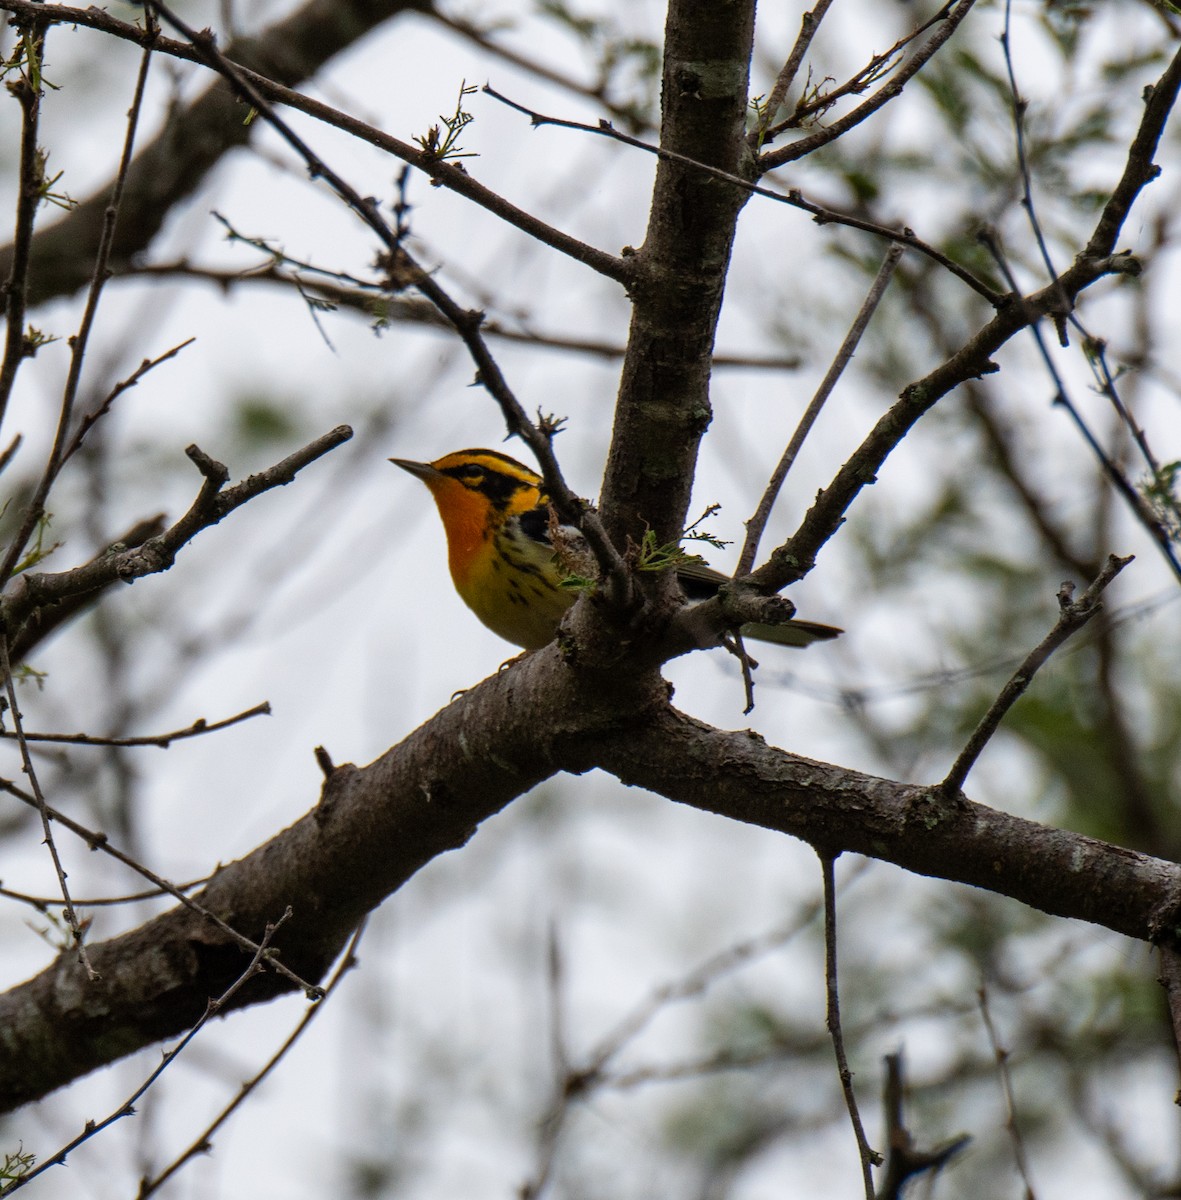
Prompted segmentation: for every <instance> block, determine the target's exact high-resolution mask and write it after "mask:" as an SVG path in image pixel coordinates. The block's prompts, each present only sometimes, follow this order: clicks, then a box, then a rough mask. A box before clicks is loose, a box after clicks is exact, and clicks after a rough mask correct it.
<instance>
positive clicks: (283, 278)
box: [118, 261, 800, 371]
mask: <svg viewBox="0 0 1181 1200" xmlns="http://www.w3.org/2000/svg"><path fill="white" fill-rule="evenodd" d="M309 269H311V270H319V268H309ZM118 277H119V278H121V279H136V278H153V277H155V278H176V279H183V280H192V281H194V282H197V283H211V284H214V285H215V286H217V287H220V288H222V289H224V290H227V291H228V290H229V289H231V288H233V287H236V286H238V285H242V284H253V283H265V284H271V285H273V286H277V287H283V288H290V289H294V290H296V291H298V292H299V293H300V295H301V296H304V297H305V298H306V296H308V295H311V296H313V297H315V298H316V300H317V301H324V302H326V303H327V304H329V305H331V306H333V307H334V308H345V309H350V310H352V311H353V312H357V313H360V314H361V315H363V316H365V317H367V318H369V319H370V320H372V321H375V322H378V323H379V324H382V325H384V324H386V323H389V324H393V323H395V322H402V323H405V324H407V325H419V326H423V327H424V328H427V329H432V330H438V331H440V332H444V331H445V332H447V333H454V332H455V327H454V326H453V325H452V324H451V322H450V321H448V320H447V319H446V318H445V317H444V316H443V315H442V313H440V312H439V310H438V309H437V308H436V307H435V306H434V305H433V304H431V303H430V302H429V301H426V300H412V299H406V298H405V297H402V296H391V295H390V294H389V285H388V284H386V283H379V282H374V283H371V284H367V283H364V282H362V281H358V282H357V283H356V284H355V285H353V286H346V285H344V284H340V283H334V282H333V281H332V280H331V279H326V278H314V279H308V278H304V277H303V276H302V275H301V274H300V273H299V269H288V270H284V269H283V268H281V267H279V266H277V265H275V263H274V262H273V261H272V262H268V263H267V264H265V265H263V266H260V267H246V268H243V269H242V270H228V269H225V268H217V267H201V266H197V265H195V264H193V263H189V262H185V261H180V262H167V263H134V264H132V265H130V266H129V267H127V268H126V270H123V271H120V272H119V275H118ZM522 326H523V327H522V328H512V327H511V326H509V325H508V324H505V323H503V322H501V321H499V320H496V319H493V318H485V320H484V322H483V324H482V325H481V326H480V332H481V333H482V334H483V335H484V336H485V337H488V338H494V339H496V340H498V341H505V342H513V343H516V344H519V345H524V346H533V347H535V348H537V349H539V350H557V351H560V352H562V353H568V354H586V355H588V356H590V357H592V358H602V359H607V360H610V361H616V360H618V359H621V358H622V357H623V356H624V354H625V352H626V349H627V348H626V347H625V346H624V345H623V344H622V343H620V342H607V341H600V340H598V339H596V338H587V337H578V336H576V335H574V334H558V333H543V332H541V331H540V330H536V329H532V328H529V327H528V322H527V321H525V322H522ZM713 365H714V368H715V369H716V370H725V369H737V370H751V371H795V370H798V369H799V366H800V357H799V355H797V354H726V353H724V352H720V353H717V354H715V355H714V356H713Z"/></svg>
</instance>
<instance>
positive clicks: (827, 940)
mask: <svg viewBox="0 0 1181 1200" xmlns="http://www.w3.org/2000/svg"><path fill="white" fill-rule="evenodd" d="M835 861H836V860H835V858H834V857H833V856H832V855H830V854H824V853H821V854H820V866H821V870H822V873H823V876H824V995H825V1024H826V1025H827V1026H828V1032H829V1036H830V1037H831V1038H832V1048H833V1053H834V1054H835V1055H836V1060H837V1075H838V1076H839V1077H840V1081H841V1092H842V1094H843V1095H844V1097H845V1107H846V1108H847V1109H848V1111H849V1121H850V1123H851V1124H852V1126H853V1136H854V1137H855V1138H856V1140H857V1157H858V1159H859V1160H860V1162H861V1181H862V1183H863V1184H864V1185H865V1200H874V1196H873V1168H874V1167H880V1166H881V1165H882V1162H883V1161H884V1160H883V1158H882V1156H881V1155H880V1154H879V1153H878V1152H877V1151H876V1150H875V1149H874V1148H873V1147H872V1146H871V1145H870V1144H869V1139H868V1138H867V1137H866V1136H865V1126H864V1125H863V1124H862V1123H861V1110H860V1109H859V1108H858V1107H857V1094H856V1093H855V1092H854V1091H853V1072H852V1071H850V1070H849V1060H848V1058H847V1057H846V1055H845V1036H844V1034H843V1033H842V1032H841V1001H840V989H839V988H838V986H837V894H836V882H835V879H834V870H833V867H834V863H835Z"/></svg>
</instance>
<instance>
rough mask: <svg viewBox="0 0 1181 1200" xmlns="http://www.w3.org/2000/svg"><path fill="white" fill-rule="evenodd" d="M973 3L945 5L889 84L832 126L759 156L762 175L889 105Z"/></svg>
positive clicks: (959, 0) (964, 0) (965, 0)
mask: <svg viewBox="0 0 1181 1200" xmlns="http://www.w3.org/2000/svg"><path fill="white" fill-rule="evenodd" d="M975 3H976V0H956V3H955V4H953V5H947V6H945V8H944V9H943V10H941V11H943V12H946V13H947V16H946V19H945V21H944V23H943V24H942V25H941V26H940V27H939V29H937V30H936V31H935V33H933V34H932V35H931V37H930V38H929V39H928V40H927V42H926V43H925V44H924V45H923V46H922V47H921V48H920V49H919V50H918V51H916V52H915V54H914V55H913V56H912V57H911V58H910V60H909V61H908V62H907V63H906V65H905V66H903V67H901V68H900V69H899V70H898V72H897V73H896V74H895V75H894V76H893V77H892V78H891V79H890V81H889V82H888V83H886V84H883V86H882V87H880V88H879V89H878V90H877V91H876V92H874V94H873V95H872V96H870V98H869V99H868V100H866V101H864V102H863V103H861V104H859V105H858V106H857V107H856V108H855V109H853V111H852V112H851V113H847V114H846V115H845V116H843V117H841V118H840V119H839V120H837V121H833V123H832V124H831V125H827V126H825V128H824V129H821V130H818V131H817V132H816V133H813V134H809V135H808V136H807V137H804V138H800V139H799V140H798V141H795V142H792V143H791V144H790V145H788V146H784V147H782V148H781V149H779V150H770V151H768V152H767V153H766V154H764V155H762V156H761V157H760V159H759V168H760V172H761V173H764V174H765V173H766V172H767V171H774V170H775V169H776V168H777V167H782V166H785V165H786V164H787V163H790V162H797V161H798V160H799V159H801V158H803V157H805V156H806V155H808V154H811V153H812V152H813V151H814V150H819V149H820V147H821V146H827V145H828V144H829V143H830V142H834V141H836V139H837V138H839V137H841V136H842V135H843V134H846V133H848V132H849V130H850V129H855V128H856V127H857V126H858V125H860V124H861V122H862V121H864V120H866V118H868V117H871V116H873V114H874V113H875V112H877V111H878V109H880V108H882V107H883V106H884V105H886V104H888V103H889V102H890V101H891V100H893V99H895V98H896V97H898V96H900V95H902V90H903V88H905V87H906V85H907V84H908V83H909V82H910V80H911V79H913V78H914V76H915V75H917V74H918V72H919V71H920V70H922V68H923V67H924V66H925V65H926V64H927V62H928V61H929V60H930V59H931V58H933V57H934V56H935V55H936V54H937V53H938V51H939V50H940V49H941V48H942V47H943V45H944V44H945V43H946V42H947V40H948V38H950V37H951V35H952V34H953V33H955V31H956V29H957V28H958V27H959V24H960V22H961V21H962V20H963V19H964V18H965V17H966V16H967V15H968V13H969V12H970V11H971V10H972V6H973V5H974V4H975ZM949 10H950V11H949Z"/></svg>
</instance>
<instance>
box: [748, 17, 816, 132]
mask: <svg viewBox="0 0 1181 1200" xmlns="http://www.w3.org/2000/svg"><path fill="white" fill-rule="evenodd" d="M831 7H832V0H818V3H817V5H816V7H815V8H814V9H812V10H811V12H806V13H804V15H803V16H802V17H801V18H800V32H799V34H798V35H797V36H796V40H795V44H794V45H793V46H792V48H791V53H790V54H789V55H788V56H787V62H785V63H784V64H783V69H782V70H781V71H780V72H779V75H778V77H777V78H776V80H775V86H774V87H773V88H772V89H771V95H770V96H768V97H767V105H766V108H765V109H764V110H763V117H762V120H761V121H759V124H758V127H757V128H755V129H752V130H751V131H750V133H748V134H747V135H746V140H747V141H748V142H749V143H750V145H751V147H752V148H753V149H754V150H756V151H758V150H759V148H760V147H761V146H762V145H763V144H764V142H765V141H766V139H767V131H768V129H769V128H770V126H771V124H772V122H773V121H774V120H775V114H776V113H777V112H778V111H779V110H780V109H781V108H782V107H783V105H784V104H785V103H786V101H787V93H788V91H789V90H790V89H791V85H792V84H793V83H794V82H795V78H796V75H798V74H799V70H800V64H801V63H802V62H803V61H804V55H805V54H807V53H808V47H809V46H810V45H811V44H812V39H813V38H814V37H815V36H816V31H817V30H818V29H819V28H820V22H821V21H823V20H824V18H825V15H826V14H827V12H828V10H829V8H831Z"/></svg>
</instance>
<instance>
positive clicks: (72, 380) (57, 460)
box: [0, 31, 152, 588]
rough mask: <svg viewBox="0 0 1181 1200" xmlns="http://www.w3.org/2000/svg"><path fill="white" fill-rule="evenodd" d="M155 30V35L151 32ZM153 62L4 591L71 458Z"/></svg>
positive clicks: (144, 63) (135, 103)
mask: <svg viewBox="0 0 1181 1200" xmlns="http://www.w3.org/2000/svg"><path fill="white" fill-rule="evenodd" d="M149 32H150V31H149ZM151 61H152V52H151V49H150V48H149V47H147V46H145V48H144V51H143V53H142V55H141V56H140V64H139V72H138V73H137V75H136V78H135V90H134V94H133V96H132V100H131V107H130V108H129V109H128V111H127V131H126V133H125V135H124V138H123V151H122V154H121V156H120V159H119V168H118V170H117V171H116V172H115V184H114V187H113V188H112V189H111V198H110V201H109V202H108V204H107V206H106V209H105V210H104V212H103V219H102V231H101V233H100V235H99V240H98V252H97V253H96V255H95V260H94V271H93V274H92V275H91V280H90V291H89V292H88V293H87V296H86V306H85V308H84V310H83V313H82V320H81V322H80V324H79V326H78V332H77V333H76V334H74V336H73V337H72V338H71V339H70V369H69V371H68V373H67V375H66V383H65V387H64V389H63V391H62V401H61V412H60V414H59V416H58V421H57V431H56V433H55V434H54V439H53V447H52V448H51V450H50V452H49V459H48V461H47V462H46V464H45V470H44V472H43V473H42V475H41V480H40V482H39V483H38V485H37V487H36V489H35V490H34V492H33V495H32V498H31V499H30V500H29V502H28V504H27V505H26V507H25V515H24V517H23V519H22V520H21V523H20V525H19V526H18V528H17V532H16V533H15V534H14V535H13V537H12V539H11V541H10V542H9V544H8V550H7V552H6V553H5V555H4V558H3V561H0V588H3V587H4V586H5V585H6V584H7V583H8V581H9V579H11V578H12V573H13V571H14V570H15V569H16V565H17V563H19V562H20V560H21V556H22V555H23V554H24V552H25V546H26V545H27V544H28V541H29V538H30V537H32V535H33V531H34V530H35V529H36V528H37V522H38V521H40V520H41V518H42V517H43V516H44V513H45V502H46V500H47V499H48V497H49V491H50V488H52V487H53V484H54V481H55V480H56V479H57V477H58V474H59V473H60V471H61V469H62V466H63V465H64V463H65V461H66V459H67V457H68V454H67V438H68V437H69V434H70V421H71V417H72V416H73V412H74V401H75V398H76V397H77V394H78V385H79V383H80V382H81V379H82V363H83V361H84V360H85V357H86V347H87V344H88V342H89V340H90V331H91V329H92V328H93V327H94V318H95V315H96V313H97V312H98V304H99V300H100V299H101V297H102V292H103V288H104V287H105V286H106V282H107V279H108V277H109V271H108V264H109V262H110V256H111V247H112V245H113V244H114V238H115V225H116V222H117V221H118V219H119V206H120V203H121V201H122V198H123V188H124V185H125V183H126V181H127V171H128V167H129V166H130V164H131V151H132V148H133V147H134V145H135V134H136V129H137V128H138V126H139V114H140V109H141V108H142V106H143V97H144V86H145V84H146V83H147V78H148V67H149V65H150V64H151Z"/></svg>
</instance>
